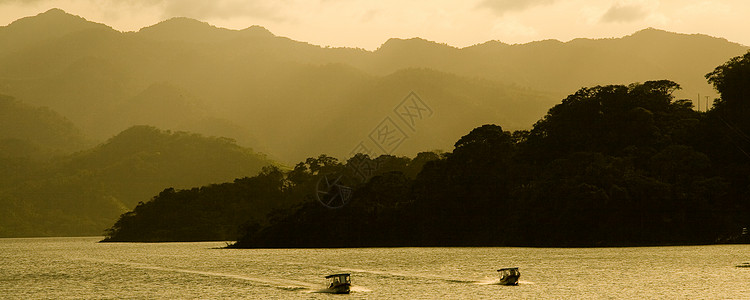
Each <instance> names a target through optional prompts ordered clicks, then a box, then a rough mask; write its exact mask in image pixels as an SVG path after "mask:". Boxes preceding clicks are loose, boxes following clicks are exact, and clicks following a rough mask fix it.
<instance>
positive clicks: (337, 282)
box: [325, 273, 352, 294]
mask: <svg viewBox="0 0 750 300" xmlns="http://www.w3.org/2000/svg"><path fill="white" fill-rule="evenodd" d="M326 279H328V288H326V290H325V292H326V293H331V294H349V289H350V287H351V285H352V281H351V278H350V277H349V273H341V274H332V275H328V276H326Z"/></svg>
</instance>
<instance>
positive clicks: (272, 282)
mask: <svg viewBox="0 0 750 300" xmlns="http://www.w3.org/2000/svg"><path fill="white" fill-rule="evenodd" d="M84 260H87V261H93V262H99V263H108V264H116V265H126V266H128V267H131V268H137V269H148V270H157V271H165V272H178V273H186V274H197V275H204V276H215V277H224V278H232V279H239V280H246V281H251V282H253V283H255V284H259V285H263V286H267V287H273V288H278V289H282V290H286V291H314V290H315V289H317V288H319V287H320V285H318V284H313V283H309V282H304V281H297V280H289V279H281V278H269V277H265V278H260V277H251V276H247V275H238V274H229V273H219V272H211V271H198V270H189V269H179V268H167V267H160V266H153V265H148V264H143V263H136V262H122V261H110V260H99V259H84Z"/></svg>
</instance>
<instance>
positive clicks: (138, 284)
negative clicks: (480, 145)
mask: <svg viewBox="0 0 750 300" xmlns="http://www.w3.org/2000/svg"><path fill="white" fill-rule="evenodd" d="M99 239H100V238H99V237H85V238H34V239H0V298H3V299H6V298H7V299H30V298H32V299H33V298H37V299H38V298H46V299H50V298H53V299H59V298H77V299H81V298H84V299H91V298H95V299H102V298H117V299H123V298H149V299H175V298H202V299H217V298H247V299H290V298H291V299H297V298H299V299H349V298H352V299H360V298H362V299H364V298H366V299H406V298H412V299H473V298H476V299H490V298H493V299H498V298H499V299H540V298H543V299H571V298H575V299H582V298H617V299H632V298H639V299H651V298H670V299H675V298H677V299H750V268H737V267H735V266H736V265H739V264H741V263H743V262H750V245H718V246H695V247H692V246H691V247H645V248H593V249H560V248H545V249H540V248H365V249H261V250H256V249H252V250H239V249H219V248H220V247H223V246H225V245H226V244H225V243H223V242H218V243H217V242H212V243H158V244H139V243H138V244H135V243H114V244H112V243H108V244H99V243H97V241H98V240H99ZM501 267H519V268H520V270H521V281H520V284H519V285H518V286H499V285H493V284H492V283H494V282H496V274H495V273H496V272H495V270H496V269H498V268H501ZM338 272H349V273H351V274H352V282H353V293H352V294H349V295H329V294H322V293H318V292H317V291H318V290H319V289H321V288H324V287H325V283H324V281H325V279H324V278H323V277H324V276H325V275H327V274H331V273H338Z"/></svg>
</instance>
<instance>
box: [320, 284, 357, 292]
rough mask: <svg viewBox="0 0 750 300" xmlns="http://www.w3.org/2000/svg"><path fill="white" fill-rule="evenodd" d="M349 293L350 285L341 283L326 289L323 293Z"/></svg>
mask: <svg viewBox="0 0 750 300" xmlns="http://www.w3.org/2000/svg"><path fill="white" fill-rule="evenodd" d="M350 291H351V284H348V283H343V284H339V285H336V286H331V287H328V288H327V289H326V290H325V292H326V293H330V294H349V292H350Z"/></svg>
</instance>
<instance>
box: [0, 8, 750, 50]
mask: <svg viewBox="0 0 750 300" xmlns="http://www.w3.org/2000/svg"><path fill="white" fill-rule="evenodd" d="M55 7H56V8H61V9H63V10H65V11H67V12H68V13H71V14H75V15H79V16H81V17H84V18H86V19H88V20H90V21H95V22H99V23H105V24H107V25H109V26H112V27H113V28H115V29H118V30H121V31H137V30H138V29H140V28H142V27H145V26H149V25H153V24H155V23H158V22H159V21H162V20H165V19H168V18H170V17H176V16H184V17H190V18H194V19H198V20H202V21H206V22H208V23H210V24H213V25H216V26H218V27H225V28H231V29H243V28H246V27H249V26H251V25H260V26H263V27H266V28H267V29H269V30H270V31H271V32H273V33H274V34H276V35H280V36H286V37H289V38H292V39H295V40H299V41H305V42H309V43H312V44H317V45H322V46H346V47H359V48H365V49H368V50H374V49H376V48H377V47H379V46H380V45H381V44H382V43H384V42H385V41H386V40H387V39H388V38H391V37H398V38H411V37H422V38H425V39H428V40H432V41H437V42H441V43H446V44H449V45H452V46H456V47H466V46H470V45H473V44H478V43H483V42H485V41H488V40H499V41H502V42H505V43H510V44H513V43H526V42H530V41H536V40H544V39H558V40H561V41H568V40H570V39H573V38H577V37H585V38H603V37H621V36H624V35H628V34H631V33H633V32H635V31H638V30H640V29H644V28H647V27H654V28H658V29H664V30H668V31H674V32H680V33H702V34H708V35H712V36H717V37H723V38H726V39H728V40H730V41H733V42H737V43H741V44H744V45H750V1H748V0H465V1H447V0H429V1H428V0H416V1H408V0H0V25H6V24H8V23H10V22H12V21H14V20H16V19H19V18H22V17H26V16H32V15H36V14H38V13H41V12H44V11H46V10H48V9H50V8H55Z"/></svg>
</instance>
